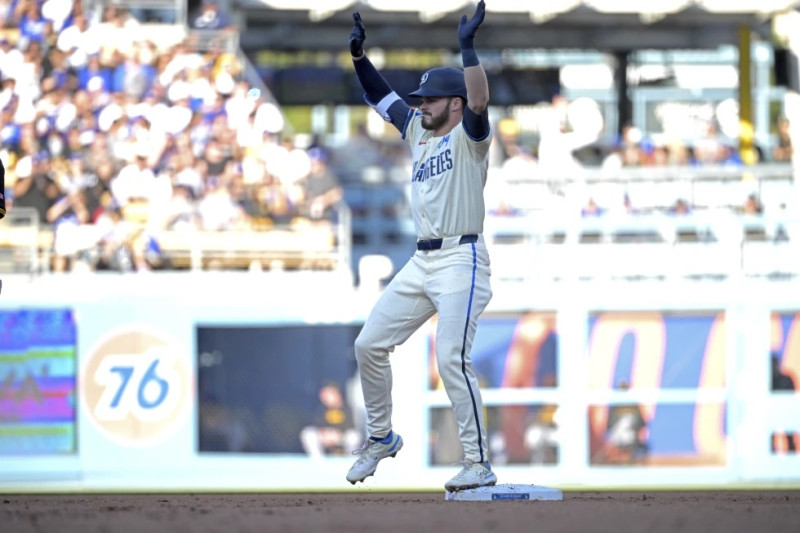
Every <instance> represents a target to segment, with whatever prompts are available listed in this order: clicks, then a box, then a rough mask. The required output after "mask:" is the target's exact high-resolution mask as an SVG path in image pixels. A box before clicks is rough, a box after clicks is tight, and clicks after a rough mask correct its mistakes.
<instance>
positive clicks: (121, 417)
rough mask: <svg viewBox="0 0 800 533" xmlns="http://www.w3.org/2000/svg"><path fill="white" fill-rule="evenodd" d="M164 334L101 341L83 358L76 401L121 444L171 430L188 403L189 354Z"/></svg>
mask: <svg viewBox="0 0 800 533" xmlns="http://www.w3.org/2000/svg"><path fill="white" fill-rule="evenodd" d="M181 355H182V352H181V350H180V348H178V347H177V345H176V344H175V343H173V342H171V341H169V340H168V339H167V338H166V337H165V336H163V335H160V334H158V333H154V332H152V331H148V330H145V329H141V328H130V329H126V330H122V331H119V332H116V333H113V334H112V335H109V336H108V337H106V338H105V339H104V340H103V341H101V342H99V343H98V345H97V346H96V347H95V348H94V349H93V350H92V352H91V354H90V355H89V356H88V361H87V364H86V365H85V367H84V371H83V377H82V379H81V397H82V399H83V402H84V406H85V408H86V411H87V412H88V414H89V416H90V418H91V419H92V422H94V425H95V426H96V427H97V428H98V429H99V430H100V431H101V432H102V433H104V434H105V435H106V436H107V437H109V438H111V439H112V440H114V441H116V442H119V443H121V444H126V445H145V444H148V443H151V442H153V441H154V440H159V439H161V438H163V437H164V436H166V434H167V433H169V432H171V431H173V430H174V429H175V426H176V425H178V424H177V422H178V421H179V418H180V417H181V416H183V414H184V413H185V411H186V409H184V407H185V406H186V405H187V404H188V393H189V388H190V387H189V382H190V380H189V371H188V367H189V365H188V356H184V357H181Z"/></svg>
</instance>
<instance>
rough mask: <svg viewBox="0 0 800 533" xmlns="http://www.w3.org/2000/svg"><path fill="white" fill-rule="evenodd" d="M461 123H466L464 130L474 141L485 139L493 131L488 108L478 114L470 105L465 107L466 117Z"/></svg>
mask: <svg viewBox="0 0 800 533" xmlns="http://www.w3.org/2000/svg"><path fill="white" fill-rule="evenodd" d="M461 123H462V124H463V125H464V131H466V132H467V135H469V136H470V138H471V139H472V140H474V141H482V140H484V139H485V138H486V136H487V135H489V132H490V131H491V128H489V111H488V110H486V111H484V112H483V113H481V114H480V115H478V114H477V113H475V112H474V111H473V110H472V109H470V108H469V107H464V118H463V119H462V120H461Z"/></svg>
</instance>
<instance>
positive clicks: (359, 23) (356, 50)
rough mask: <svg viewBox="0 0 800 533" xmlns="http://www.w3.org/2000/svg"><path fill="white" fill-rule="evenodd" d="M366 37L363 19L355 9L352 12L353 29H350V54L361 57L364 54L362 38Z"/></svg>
mask: <svg viewBox="0 0 800 533" xmlns="http://www.w3.org/2000/svg"><path fill="white" fill-rule="evenodd" d="M366 38H367V32H366V28H365V27H364V21H363V20H361V14H360V13H359V12H358V11H356V12H355V13H353V29H352V30H351V31H350V55H351V56H353V57H361V56H363V55H364V40H366Z"/></svg>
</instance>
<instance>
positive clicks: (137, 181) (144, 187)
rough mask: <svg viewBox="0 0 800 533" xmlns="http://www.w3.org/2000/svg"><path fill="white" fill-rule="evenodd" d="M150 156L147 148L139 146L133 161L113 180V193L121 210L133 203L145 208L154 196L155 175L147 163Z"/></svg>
mask: <svg viewBox="0 0 800 533" xmlns="http://www.w3.org/2000/svg"><path fill="white" fill-rule="evenodd" d="M149 155H150V150H149V149H148V147H147V146H145V145H138V146H137V147H136V154H135V156H134V158H133V160H132V161H131V162H129V163H128V164H127V165H125V166H124V167H123V168H122V170H120V171H119V174H118V175H117V176H116V177H115V178H114V179H112V180H111V193H112V194H113V195H114V200H116V202H117V205H119V206H120V207H121V208H124V207H126V206H128V205H129V204H131V203H133V204H139V205H138V207H145V205H146V204H147V203H148V202H149V201H150V198H151V196H152V195H153V194H154V187H155V175H154V174H153V170H152V169H151V168H150V167H149V166H148V163H147V158H148V157H149Z"/></svg>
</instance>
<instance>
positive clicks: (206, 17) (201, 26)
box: [191, 0, 232, 30]
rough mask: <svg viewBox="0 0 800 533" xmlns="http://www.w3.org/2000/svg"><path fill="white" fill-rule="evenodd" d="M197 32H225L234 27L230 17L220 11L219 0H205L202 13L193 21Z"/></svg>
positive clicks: (192, 24) (201, 7)
mask: <svg viewBox="0 0 800 533" xmlns="http://www.w3.org/2000/svg"><path fill="white" fill-rule="evenodd" d="M191 27H192V28H193V29H195V30H225V29H230V28H231V27H232V24H231V21H230V19H229V18H228V16H227V15H226V14H225V13H224V12H223V11H222V10H221V9H220V6H219V3H218V2H217V0H203V2H202V4H201V6H200V12H199V13H197V15H195V17H194V18H193V19H192V23H191Z"/></svg>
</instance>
